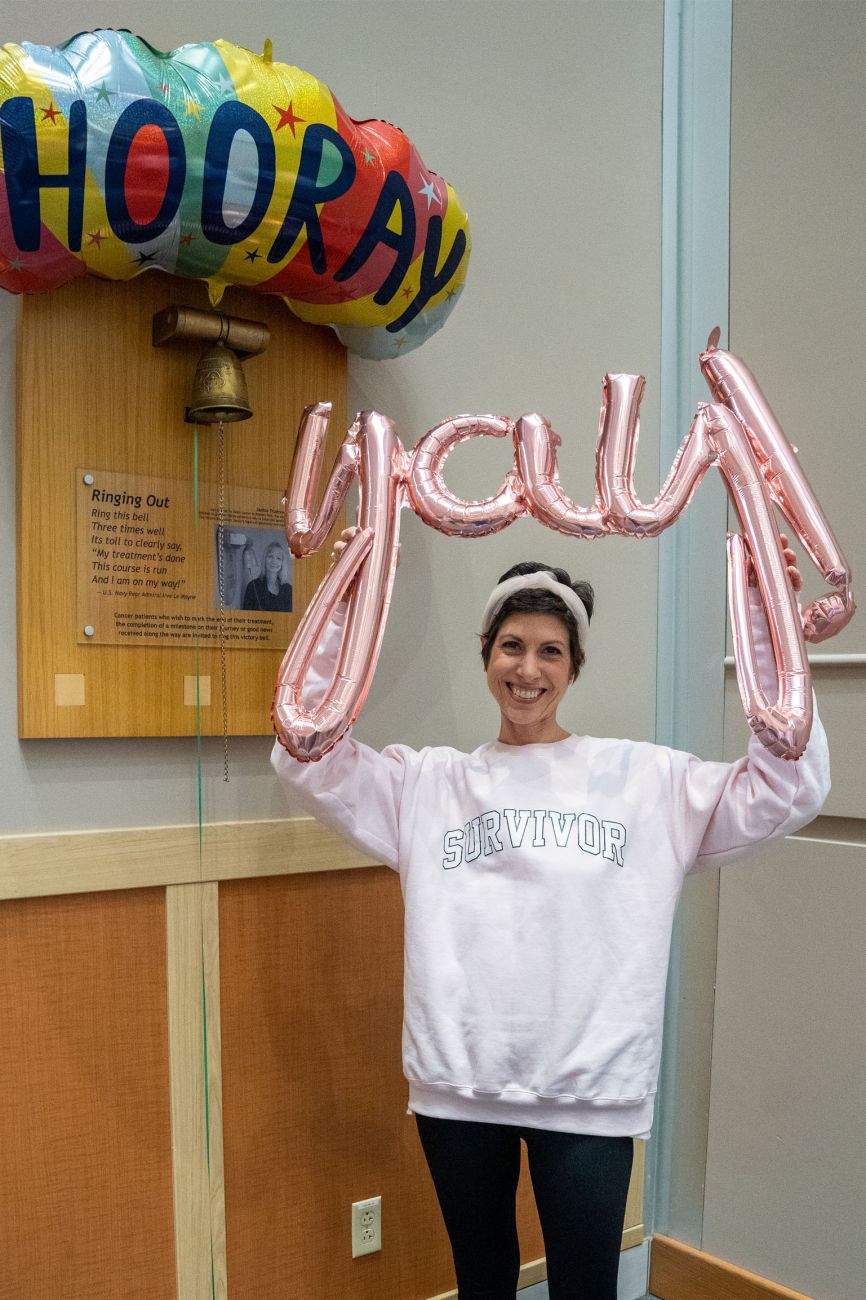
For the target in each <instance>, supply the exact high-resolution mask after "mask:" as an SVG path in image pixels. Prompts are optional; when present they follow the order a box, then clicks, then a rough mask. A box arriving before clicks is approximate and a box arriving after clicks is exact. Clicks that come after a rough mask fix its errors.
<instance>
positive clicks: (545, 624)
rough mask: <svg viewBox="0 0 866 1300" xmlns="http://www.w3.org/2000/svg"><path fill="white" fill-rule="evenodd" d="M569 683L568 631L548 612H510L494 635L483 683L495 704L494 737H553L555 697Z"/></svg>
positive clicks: (519, 740)
mask: <svg viewBox="0 0 866 1300" xmlns="http://www.w3.org/2000/svg"><path fill="white" fill-rule="evenodd" d="M570 684H571V655H570V651H569V641H568V631H567V629H566V627H565V625H564V624H563V623H561V622H560V620H559V619H558V618H555V617H554V616H553V615H552V614H511V615H509V617H508V618H506V620H505V622H504V623H503V624H502V626H501V627H500V629H499V631H498V632H497V634H496V640H495V641H494V643H493V646H492V648H491V651H490V659H489V661H488V664H487V685H488V687H489V688H490V693H491V695H492V696H493V698H494V699H495V700H496V703H497V704H498V705H499V713H500V717H501V723H502V725H501V730H500V734H499V738H500V740H504V741H506V742H507V743H509V744H530V743H543V742H545V741H550V740H558V739H560V738H561V735H562V728H561V727H560V726H559V724H558V723H557V721H556V710H557V708H558V707H559V701H560V700H561V699H562V697H563V695H564V694H565V692H566V691H567V690H568V688H569V686H570Z"/></svg>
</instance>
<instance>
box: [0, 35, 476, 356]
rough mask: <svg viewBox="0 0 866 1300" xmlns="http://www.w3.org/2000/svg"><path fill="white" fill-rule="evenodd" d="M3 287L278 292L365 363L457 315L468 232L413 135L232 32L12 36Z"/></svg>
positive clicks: (1, 214) (3, 140)
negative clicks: (202, 283)
mask: <svg viewBox="0 0 866 1300" xmlns="http://www.w3.org/2000/svg"><path fill="white" fill-rule="evenodd" d="M0 166H2V171H0V287H2V288H4V289H8V290H9V291H10V292H12V293H39V292H43V291H46V290H50V289H55V288H57V287H58V286H60V285H62V284H66V283H67V281H69V280H73V279H75V278H76V277H77V276H80V275H85V274H87V273H88V272H89V273H91V274H94V275H99V276H103V277H105V278H107V279H110V280H128V279H131V278H132V277H133V276H135V275H138V274H139V273H140V272H141V271H145V270H148V269H152V268H159V269H161V270H163V271H168V272H170V273H171V274H172V275H179V276H185V277H188V278H191V279H199V280H206V281H207V284H208V288H209V291H210V296H211V300H212V301H213V303H214V304H216V303H218V302H219V300H220V298H221V297H222V294H223V291H224V289H225V287H226V286H227V285H230V284H237V285H242V286H244V287H245V288H248V289H253V290H255V291H257V292H259V293H272V294H278V295H280V296H281V297H282V298H284V299H285V301H286V302H287V303H288V305H289V307H291V309H292V311H293V312H295V313H296V314H297V315H298V316H300V317H301V319H302V320H305V321H310V322H313V323H315V324H321V325H332V326H333V328H334V329H335V330H336V332H337V334H338V335H339V337H340V339H341V340H342V341H343V343H344V344H345V345H346V346H347V347H348V348H349V349H351V350H352V351H353V352H356V353H359V354H360V355H361V356H365V357H373V358H385V357H393V356H399V355H400V354H401V353H402V352H408V351H410V350H411V349H412V348H415V347H418V346H419V344H421V343H423V342H424V340H425V339H427V338H428V337H429V336H430V335H431V334H433V333H434V332H435V331H436V330H437V329H439V328H440V327H441V326H442V325H443V324H444V322H445V319H446V317H447V316H448V314H449V312H450V311H451V308H452V307H453V306H454V303H455V301H456V299H457V296H458V294H459V293H460V290H461V288H462V286H463V282H464V280H465V277H466V267H467V263H468V260H469V227H468V222H467V218H466V213H465V212H464V211H463V208H462V207H461V205H460V201H459V199H458V198H457V195H456V194H455V193H454V191H453V190H452V188H451V187H450V185H448V184H446V182H445V181H444V180H442V178H441V177H440V176H437V175H436V174H435V173H434V172H431V171H430V170H429V169H428V168H427V167H425V165H424V163H423V162H422V160H421V158H420V157H419V155H418V152H417V150H416V149H415V147H414V146H413V145H412V144H411V142H410V141H409V140H408V139H407V138H406V136H405V135H403V133H402V132H401V131H399V130H398V129H397V128H396V127H393V126H391V125H389V124H388V123H386V122H378V121H367V122H355V121H354V120H353V119H352V118H350V117H349V116H348V115H347V114H346V113H345V112H344V110H343V109H342V108H341V106H340V104H339V103H338V102H337V100H336V99H335V98H334V96H333V95H332V94H331V92H330V90H329V89H328V87H327V86H325V85H323V84H322V82H320V81H317V79H316V78H315V77H313V76H311V75H310V74H309V73H307V72H302V71H300V70H299V69H298V68H293V67H290V66H289V65H288V64H285V63H273V62H272V61H271V59H270V57H269V51H268V50H266V52H265V56H264V57H262V58H259V57H258V56H257V55H255V54H252V53H251V52H250V51H249V50H245V49H242V48H240V47H239V46H237V45H231V44H229V42H227V41H221V40H218V41H214V42H213V43H202V44H199V45H184V46H182V47H181V48H180V49H178V50H174V51H172V52H171V53H168V54H163V53H161V52H160V51H158V50H155V49H153V48H152V47H151V46H150V45H148V44H147V43H146V42H145V41H143V40H141V39H140V38H139V37H137V36H133V35H132V34H131V33H130V32H120V31H97V32H83V33H81V34H80V35H78V36H75V37H73V39H72V40H70V41H67V42H66V43H65V44H64V45H61V46H58V47H57V48H56V49H55V48H51V47H49V46H44V45H29V44H24V45H5V46H3V47H2V48H0Z"/></svg>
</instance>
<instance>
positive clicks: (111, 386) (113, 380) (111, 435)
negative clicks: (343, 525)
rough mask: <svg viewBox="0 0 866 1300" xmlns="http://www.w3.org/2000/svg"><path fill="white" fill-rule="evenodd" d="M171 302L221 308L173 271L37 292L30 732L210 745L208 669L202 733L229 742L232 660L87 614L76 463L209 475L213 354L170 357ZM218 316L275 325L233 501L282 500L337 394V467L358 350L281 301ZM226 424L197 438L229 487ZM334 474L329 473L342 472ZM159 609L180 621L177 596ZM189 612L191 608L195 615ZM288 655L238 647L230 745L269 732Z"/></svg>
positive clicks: (246, 296)
mask: <svg viewBox="0 0 866 1300" xmlns="http://www.w3.org/2000/svg"><path fill="white" fill-rule="evenodd" d="M171 303H175V304H181V305H186V306H191V307H197V308H205V309H206V308H208V307H209V302H208V295H207V286H206V285H204V284H202V283H198V282H194V281H189V280H178V279H175V278H174V277H173V276H168V275H162V274H160V273H155V274H147V275H142V276H139V277H138V278H137V279H135V280H133V281H131V282H129V283H125V284H117V283H108V282H105V281H100V280H97V279H91V278H90V277H89V276H88V277H86V278H84V279H81V280H77V281H75V282H74V283H72V284H68V285H66V286H65V287H64V288H63V289H61V290H58V291H57V292H56V293H51V294H34V295H30V296H28V297H25V298H24V299H23V300H22V302H21V307H20V328H19V347H18V644H19V655H18V674H19V680H18V711H19V713H18V721H19V732H18V734H19V735H20V736H28V737H39V736H42V737H51V738H53V737H57V736H160V735H162V736H194V735H195V734H196V709H195V708H194V707H191V706H190V705H189V704H188V703H185V685H184V680H185V678H186V677H189V676H194V675H195V674H196V671H197V664H198V665H199V667H200V672H201V674H202V676H203V677H209V678H210V682H211V688H212V689H211V696H210V703H209V704H208V705H204V706H203V707H202V710H201V728H202V734H204V735H221V734H222V698H221V687H220V682H221V671H220V652H219V648H218V647H216V646H214V645H210V644H208V645H204V646H202V648H201V652H200V656H199V658H198V660H197V659H196V654H195V649H194V646H193V645H190V646H189V647H185V646H183V645H176V644H173V645H164V646H162V645H135V644H124V645H97V644H92V643H86V642H85V641H84V640H83V639H82V637H81V628H80V626H79V620H78V618H77V609H76V578H77V571H78V568H77V555H76V549H77V548H76V536H77V530H76V513H75V506H76V492H77V488H78V480H77V477H76V474H75V470H76V469H77V468H82V467H86V468H89V469H90V470H92V471H94V472H96V471H99V470H103V471H110V472H112V473H116V474H125V475H129V476H134V475H142V476H144V477H151V478H159V479H167V480H171V479H177V480H182V481H183V482H185V483H187V484H190V485H191V484H192V481H193V430H192V426H191V425H189V424H186V423H184V410H185V407H186V404H187V403H188V401H189V399H190V389H191V385H192V377H193V372H194V370H195V364H196V361H197V360H198V357H199V355H200V353H201V352H202V351H203V346H202V345H200V344H196V343H184V344H178V345H177V346H169V347H165V348H158V349H155V348H153V346H152V345H151V321H152V318H153V315H154V313H155V312H157V311H160V310H162V309H163V308H164V307H166V306H168V305H169V304H171ZM220 310H222V311H224V312H225V313H226V314H228V315H234V316H241V317H246V318H248V319H252V320H258V321H263V322H264V323H266V324H267V325H268V327H269V328H270V331H271V341H270V345H269V347H268V349H267V351H266V352H264V353H263V354H262V355H261V356H258V357H252V358H250V359H249V360H248V361H247V362H246V364H245V367H244V373H245V375H246V378H247V384H248V387H249V392H250V402H251V404H252V407H253V417H252V419H250V420H248V421H246V422H244V423H242V424H230V425H227V426H226V432H225V450H226V482H227V485H228V488H229V491H228V495H227V498H226V499H227V503H228V505H229V506H231V491H230V489H231V488H232V487H239V488H243V487H252V488H266V489H269V490H271V491H273V492H282V491H283V489H284V487H285V485H286V482H287V479H288V474H289V467H290V464H291V456H292V450H293V447H294V442H295V433H296V430H297V425H298V420H299V418H300V415H301V412H302V411H303V408H304V406H305V405H307V404H308V403H310V402H316V401H330V402H333V406H334V411H333V418H332V421H331V426H330V430H329V435H328V443H327V449H326V452H325V457H324V461H325V465H326V466H327V467H330V464H331V461H332V460H333V457H334V454H335V452H336V449H337V447H338V446H339V445H340V443H341V442H342V440H343V437H344V435H345V432H346V351H345V348H344V347H343V346H342V344H341V343H340V342H339V340H338V339H337V337H336V335H335V334H334V332H333V330H330V329H327V328H324V327H319V326H313V325H305V324H303V323H302V322H301V321H299V320H298V319H297V318H296V317H294V316H293V315H292V313H291V312H290V311H289V310H288V308H287V307H286V306H285V304H284V303H283V302H282V301H280V299H279V298H275V297H273V296H269V295H266V294H251V293H248V292H244V291H243V290H240V289H236V288H232V289H229V290H228V291H227V292H226V295H225V298H224V299H223V302H222V304H221V308H220ZM217 448H218V440H217V434H216V431H215V430H214V429H207V428H205V429H202V431H201V432H200V435H199V467H198V468H199V479H200V482H202V483H217V482H218V480H219V457H218V450H217ZM326 472H327V470H326ZM329 549H330V548H329V547H327V546H324V547H323V548H322V549H321V550H320V552H319V553H318V554H317V555H315V556H310V557H308V558H307V559H306V560H305V561H304V562H303V563H302V564H294V565H293V566H292V586H293V604H294V609H293V612H292V613H291V614H290V615H288V616H287V617H286V620H285V623H286V643H288V640H289V638H290V635H291V633H292V632H293V631H294V629H295V627H296V626H297V623H298V621H299V617H300V615H301V614H302V613H303V611H304V609H305V608H306V605H307V603H308V602H309V600H310V598H311V596H312V594H313V592H314V591H315V589H316V587H317V586H318V584H319V582H320V581H321V579H322V577H323V576H324V573H325V571H326V570H327V567H328V550H329ZM151 608H152V612H154V613H160V614H161V613H168V614H171V613H174V612H177V611H176V610H175V609H174V608H173V607H171V606H170V605H169V604H168V602H165V601H156V602H152V603H151V605H149V606H148V609H149V610H150V609H151ZM181 612H183V611H181ZM282 655H283V649H279V650H259V649H253V650H246V649H238V648H233V647H232V646H231V645H229V646H228V648H227V650H226V687H227V689H226V697H227V707H228V721H229V732H230V734H232V735H264V734H265V733H267V732H270V721H269V714H270V704H271V698H272V695H273V685H274V680H275V677H276V672H277V668H278V667H279V664H280V660H281V658H282ZM56 674H60V675H61V676H62V677H64V678H83V682H77V683H76V687H78V688H83V692H84V703H83V704H81V705H78V706H75V707H69V703H66V704H64V703H62V702H58V700H59V698H60V699H62V696H63V691H61V692H60V696H58V690H57V684H56V683H55V675H56Z"/></svg>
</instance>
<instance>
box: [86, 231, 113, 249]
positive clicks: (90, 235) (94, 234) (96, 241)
mask: <svg viewBox="0 0 866 1300" xmlns="http://www.w3.org/2000/svg"><path fill="white" fill-rule="evenodd" d="M107 238H108V236H107V235H103V233H102V231H101V230H88V232H87V242H88V244H93V245H95V247H96V248H98V247H99V245H100V244H101V243H103V242H104V241H105V240H106V239H107Z"/></svg>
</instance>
